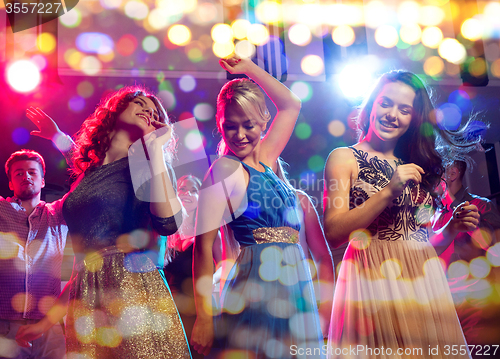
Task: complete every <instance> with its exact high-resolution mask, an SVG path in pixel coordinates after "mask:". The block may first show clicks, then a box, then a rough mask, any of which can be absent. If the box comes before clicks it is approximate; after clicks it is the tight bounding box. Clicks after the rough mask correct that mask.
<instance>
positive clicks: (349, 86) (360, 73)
mask: <svg viewBox="0 0 500 359" xmlns="http://www.w3.org/2000/svg"><path fill="white" fill-rule="evenodd" d="M338 81H339V87H340V89H341V90H342V92H343V93H344V96H346V97H348V98H355V97H359V96H363V95H364V94H365V93H366V91H367V90H368V89H369V88H370V86H371V85H372V83H373V80H372V75H371V73H370V71H368V69H367V68H366V67H364V66H362V65H357V64H351V65H347V66H346V67H344V69H343V70H342V71H341V72H340V74H339V77H338Z"/></svg>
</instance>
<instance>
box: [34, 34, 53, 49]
mask: <svg viewBox="0 0 500 359" xmlns="http://www.w3.org/2000/svg"><path fill="white" fill-rule="evenodd" d="M56 45H57V42H56V38H55V37H54V35H52V34H51V33H48V32H42V33H41V34H40V35H38V37H37V39H36V46H37V47H38V49H39V50H40V51H41V52H43V53H44V54H50V53H52V52H53V51H54V50H55V48H56Z"/></svg>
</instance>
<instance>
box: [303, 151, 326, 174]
mask: <svg viewBox="0 0 500 359" xmlns="http://www.w3.org/2000/svg"><path fill="white" fill-rule="evenodd" d="M307 167H309V169H310V170H311V171H314V172H321V171H323V168H324V167H325V159H324V158H323V157H321V156H320V155H313V156H311V158H309V160H307Z"/></svg>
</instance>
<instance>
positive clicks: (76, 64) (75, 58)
mask: <svg viewBox="0 0 500 359" xmlns="http://www.w3.org/2000/svg"><path fill="white" fill-rule="evenodd" d="M82 58H83V54H82V53H81V52H80V51H77V50H75V49H69V50H67V51H66V52H65V53H64V60H65V61H66V63H67V64H68V65H69V66H70V67H71V68H73V69H75V70H79V69H80V62H81V61H82Z"/></svg>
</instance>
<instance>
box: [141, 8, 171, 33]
mask: <svg viewBox="0 0 500 359" xmlns="http://www.w3.org/2000/svg"><path fill="white" fill-rule="evenodd" d="M146 21H147V24H148V25H149V26H150V27H151V28H152V29H154V30H161V29H164V28H166V27H167V26H168V25H169V21H168V10H167V9H165V8H155V9H153V10H151V12H150V13H149V15H148V17H147V18H146ZM148 32H151V31H148Z"/></svg>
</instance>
